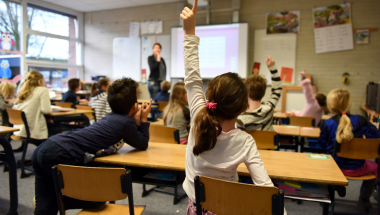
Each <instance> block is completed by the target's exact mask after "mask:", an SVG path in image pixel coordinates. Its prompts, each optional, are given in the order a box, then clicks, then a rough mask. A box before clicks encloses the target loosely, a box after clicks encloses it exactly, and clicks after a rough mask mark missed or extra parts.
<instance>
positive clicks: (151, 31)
mask: <svg viewBox="0 0 380 215" xmlns="http://www.w3.org/2000/svg"><path fill="white" fill-rule="evenodd" d="M154 33H156V22H155V21H150V22H148V34H154Z"/></svg>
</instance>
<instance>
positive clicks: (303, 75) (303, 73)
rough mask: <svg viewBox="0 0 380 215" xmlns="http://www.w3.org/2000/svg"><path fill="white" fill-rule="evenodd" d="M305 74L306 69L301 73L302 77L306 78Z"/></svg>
mask: <svg viewBox="0 0 380 215" xmlns="http://www.w3.org/2000/svg"><path fill="white" fill-rule="evenodd" d="M305 74H306V69H304V70H302V71H301V72H300V75H301V76H302V77H305Z"/></svg>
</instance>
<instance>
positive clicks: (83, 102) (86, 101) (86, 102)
mask: <svg viewBox="0 0 380 215" xmlns="http://www.w3.org/2000/svg"><path fill="white" fill-rule="evenodd" d="M79 103H80V104H88V100H87V99H81V100H79Z"/></svg>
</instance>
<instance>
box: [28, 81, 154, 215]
mask: <svg viewBox="0 0 380 215" xmlns="http://www.w3.org/2000/svg"><path fill="white" fill-rule="evenodd" d="M108 103H109V105H110V107H111V109H112V113H110V114H109V115H107V116H106V117H104V118H102V119H101V120H100V121H98V122H96V123H94V124H92V125H91V126H88V127H86V128H83V129H77V130H74V131H70V132H66V133H62V134H58V135H55V136H52V137H50V138H49V139H48V140H46V141H45V142H43V143H42V144H41V145H40V146H38V147H37V149H36V150H35V151H34V153H33V157H32V163H33V169H34V173H35V195H36V209H35V212H34V214H44V215H49V214H54V215H56V214H57V212H58V204H57V200H56V195H55V190H54V181H53V176H52V167H53V166H54V165H58V164H66V165H76V166H83V165H85V164H86V163H88V162H90V161H92V160H93V159H94V158H96V157H99V156H103V155H106V154H111V153H115V152H116V151H118V150H119V149H120V148H121V147H122V146H123V145H124V142H125V143H128V144H129V145H131V146H133V147H135V148H137V149H140V150H146V149H147V148H148V141H149V123H148V122H147V117H148V114H149V112H150V109H151V104H152V102H150V105H147V104H142V106H141V108H139V107H138V103H137V97H136V83H135V81H133V80H132V79H130V78H122V79H119V80H116V81H115V82H114V83H113V84H112V85H111V86H110V87H109V89H108ZM63 200H64V204H65V207H66V208H67V209H79V208H93V207H98V206H100V205H102V204H104V203H100V202H86V201H80V200H77V199H73V198H69V197H66V196H64V197H63Z"/></svg>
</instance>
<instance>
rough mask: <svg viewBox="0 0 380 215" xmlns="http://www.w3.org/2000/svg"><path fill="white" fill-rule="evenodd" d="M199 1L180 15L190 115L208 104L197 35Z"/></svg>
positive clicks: (192, 115)
mask: <svg viewBox="0 0 380 215" xmlns="http://www.w3.org/2000/svg"><path fill="white" fill-rule="evenodd" d="M197 6H198V1H197V0H195V1H194V7H193V9H192V10H190V9H189V8H187V7H186V8H184V9H183V11H182V14H181V15H180V17H181V19H182V20H183V30H184V32H185V36H184V38H183V57H184V61H185V88H186V91H187V98H188V101H189V108H190V117H191V118H192V119H194V116H195V114H196V112H197V110H198V109H200V108H201V107H204V106H205V105H206V100H205V96H204V94H203V82H202V79H201V74H200V71H199V52H198V45H199V37H197V36H195V16H196V11H197Z"/></svg>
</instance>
